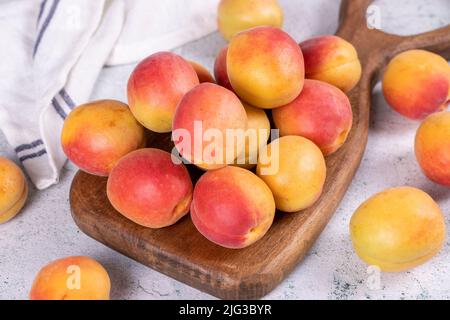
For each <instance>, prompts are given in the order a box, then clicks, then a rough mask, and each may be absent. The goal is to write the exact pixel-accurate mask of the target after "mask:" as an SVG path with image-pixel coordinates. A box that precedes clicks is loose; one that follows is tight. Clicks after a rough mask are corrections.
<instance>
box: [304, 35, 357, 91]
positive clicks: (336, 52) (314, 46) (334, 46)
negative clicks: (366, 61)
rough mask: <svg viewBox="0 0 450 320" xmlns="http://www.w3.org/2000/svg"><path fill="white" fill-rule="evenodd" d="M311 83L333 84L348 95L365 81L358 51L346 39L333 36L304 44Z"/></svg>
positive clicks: (306, 69) (315, 39) (314, 39)
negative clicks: (314, 81)
mask: <svg viewBox="0 0 450 320" xmlns="http://www.w3.org/2000/svg"><path fill="white" fill-rule="evenodd" d="M300 47H301V48H302V52H303V56H304V58H305V72H306V78H307V79H315V80H320V81H324V82H327V83H329V84H332V85H334V86H336V87H338V88H339V89H341V90H342V91H344V92H345V93H347V92H349V91H350V90H352V89H353V88H354V87H355V86H356V84H357V83H358V82H359V79H360V78H361V62H360V61H359V58H358V53H357V52H356V49H355V47H354V46H353V45H352V44H351V43H350V42H347V41H345V40H344V39H342V38H340V37H337V36H333V35H329V36H320V37H315V38H312V39H309V40H306V41H304V42H302V43H300Z"/></svg>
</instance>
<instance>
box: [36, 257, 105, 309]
mask: <svg viewBox="0 0 450 320" xmlns="http://www.w3.org/2000/svg"><path fill="white" fill-rule="evenodd" d="M110 289H111V282H110V279H109V276H108V273H107V272H106V270H105V268H103V266H102V265H101V264H100V263H98V262H97V261H95V260H93V259H91V258H88V257H67V258H64V259H59V260H56V261H53V262H52V263H50V264H48V265H46V266H45V267H44V268H42V269H41V271H39V273H38V274H37V276H36V278H35V279H34V282H33V286H32V288H31V291H30V300H109V291H110Z"/></svg>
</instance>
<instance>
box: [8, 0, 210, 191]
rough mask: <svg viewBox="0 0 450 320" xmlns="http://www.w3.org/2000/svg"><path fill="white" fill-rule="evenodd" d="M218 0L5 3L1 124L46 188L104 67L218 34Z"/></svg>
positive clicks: (53, 179) (40, 185) (61, 162)
mask: <svg viewBox="0 0 450 320" xmlns="http://www.w3.org/2000/svg"><path fill="white" fill-rule="evenodd" d="M217 2H218V0H208V1H205V0H166V1H160V0H95V1H92V0H43V1H41V0H9V1H8V0H7V1H5V0H3V2H0V74H1V77H0V129H1V130H2V131H3V133H4V134H5V136H6V138H7V140H8V142H9V143H10V144H11V145H12V146H13V147H14V149H15V151H16V153H17V155H18V157H19V159H20V161H22V163H23V165H24V167H25V169H26V171H27V173H28V175H29V176H30V178H31V180H32V181H33V183H34V184H35V185H36V187H37V188H38V189H44V188H47V187H49V186H51V185H52V184H55V183H57V182H58V180H59V176H60V171H61V169H62V167H63V165H64V163H65V161H66V157H65V155H64V153H63V152H62V148H61V145H60V134H61V128H62V124H63V120H64V118H65V117H66V116H67V114H68V113H69V112H70V111H71V110H72V109H73V108H74V107H75V106H76V105H79V104H81V103H84V102H87V100H88V99H89V96H90V94H91V91H92V88H93V87H94V84H95V81H96V79H97V77H98V74H99V72H100V70H101V69H102V67H103V66H104V65H105V64H109V65H116V64H123V63H130V62H135V61H138V60H140V59H142V58H144V57H145V56H147V55H149V54H151V53H153V52H156V51H160V50H171V49H173V48H175V47H177V46H180V45H182V44H184V43H186V42H189V41H192V40H195V39H197V38H199V37H202V36H204V35H206V34H208V33H210V32H213V31H214V30H215V28H216V17H215V14H216V6H217ZM124 81H127V79H124ZM105 98H107V97H105Z"/></svg>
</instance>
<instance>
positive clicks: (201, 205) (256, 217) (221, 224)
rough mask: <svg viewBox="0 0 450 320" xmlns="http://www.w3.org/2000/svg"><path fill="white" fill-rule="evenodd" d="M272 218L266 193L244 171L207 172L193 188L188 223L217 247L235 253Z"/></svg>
mask: <svg viewBox="0 0 450 320" xmlns="http://www.w3.org/2000/svg"><path fill="white" fill-rule="evenodd" d="M274 216H275V202H274V199H273V196H272V193H271V192H270V189H269V188H268V187H267V185H266V184H265V183H264V182H263V181H262V180H261V179H260V178H258V177H257V176H256V175H255V174H254V173H252V172H250V171H248V170H245V169H242V168H238V167H226V168H222V169H219V170H214V171H208V172H207V173H205V174H204V175H203V176H202V177H201V178H200V180H199V181H198V182H197V184H196V186H195V189H194V199H193V201H192V204H191V218H192V222H193V223H194V225H195V226H196V228H197V229H198V231H200V233H201V234H203V235H204V236H205V237H206V238H207V239H209V240H210V241H212V242H214V243H216V244H218V245H220V246H223V247H226V248H232V249H239V248H244V247H247V246H249V245H251V244H253V243H255V242H256V241H258V240H259V239H261V238H262V237H263V236H264V235H265V234H266V232H267V230H269V228H270V226H271V225H272V222H273V219H274Z"/></svg>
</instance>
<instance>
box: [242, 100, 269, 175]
mask: <svg viewBox="0 0 450 320" xmlns="http://www.w3.org/2000/svg"><path fill="white" fill-rule="evenodd" d="M243 105H244V108H245V112H246V113H247V119H248V127H247V134H246V137H245V153H242V154H241V155H239V157H238V158H237V159H236V160H235V162H234V165H236V166H238V167H241V168H244V169H251V168H253V167H255V166H256V164H257V161H258V152H259V150H260V149H261V148H263V147H265V146H266V145H267V140H268V139H269V137H270V121H269V118H268V117H267V114H266V112H265V111H264V110H262V109H259V108H255V107H252V106H249V105H248V104H246V103H243Z"/></svg>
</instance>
